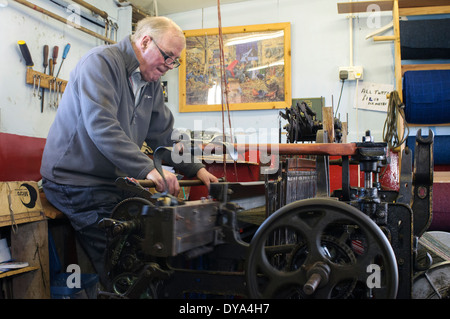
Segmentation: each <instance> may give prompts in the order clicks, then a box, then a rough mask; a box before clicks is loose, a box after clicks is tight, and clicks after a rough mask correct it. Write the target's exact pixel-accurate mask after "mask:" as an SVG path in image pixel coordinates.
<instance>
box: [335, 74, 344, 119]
mask: <svg viewBox="0 0 450 319" xmlns="http://www.w3.org/2000/svg"><path fill="white" fill-rule="evenodd" d="M341 81H342V85H341V93H339V101H338V105H337V107H336V112H335V113H334V117H337V114H338V110H339V105H340V104H341V97H342V89H343V88H344V82H345V79H342V80H341Z"/></svg>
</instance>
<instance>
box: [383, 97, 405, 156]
mask: <svg viewBox="0 0 450 319" xmlns="http://www.w3.org/2000/svg"><path fill="white" fill-rule="evenodd" d="M404 107H405V105H404V104H403V103H402V101H401V100H400V96H399V94H398V92H397V91H393V92H391V93H390V94H389V105H388V111H387V116H386V121H385V122H384V127H383V141H384V142H386V143H388V145H389V149H394V148H397V147H399V146H400V145H402V144H403V143H404V142H405V141H406V139H407V138H408V135H409V127H408V123H407V122H406V119H405V113H404V111H403V109H404ZM399 116H401V117H402V119H403V123H404V126H403V132H402V138H401V140H400V139H399V136H398V128H397V122H398V119H399ZM405 132H407V133H406V134H405Z"/></svg>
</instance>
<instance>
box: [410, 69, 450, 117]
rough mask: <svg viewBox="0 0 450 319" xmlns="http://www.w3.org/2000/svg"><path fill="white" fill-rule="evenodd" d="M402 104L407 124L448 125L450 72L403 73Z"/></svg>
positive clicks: (449, 115)
mask: <svg viewBox="0 0 450 319" xmlns="http://www.w3.org/2000/svg"><path fill="white" fill-rule="evenodd" d="M403 103H404V104H405V118H406V121H407V122H408V123H411V124H446V123H450V70H429V71H407V72H405V74H404V77H403Z"/></svg>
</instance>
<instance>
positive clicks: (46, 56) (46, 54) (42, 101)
mask: <svg viewBox="0 0 450 319" xmlns="http://www.w3.org/2000/svg"><path fill="white" fill-rule="evenodd" d="M47 66H48V45H44V74H45V70H46V69H47ZM44 92H45V91H44V88H42V100H41V113H44Z"/></svg>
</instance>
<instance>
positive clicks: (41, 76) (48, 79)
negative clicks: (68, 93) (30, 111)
mask: <svg viewBox="0 0 450 319" xmlns="http://www.w3.org/2000/svg"><path fill="white" fill-rule="evenodd" d="M39 80H40V84H39V86H40V88H44V89H51V90H52V91H57V90H58V88H57V84H58V83H61V84H60V88H59V92H61V93H64V90H65V89H66V86H67V81H66V80H62V79H60V78H55V77H54V76H53V75H48V74H45V73H42V72H38V71H35V70H33V69H31V68H28V69H27V77H26V83H27V84H31V85H35V86H36V87H37V86H38V82H39Z"/></svg>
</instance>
